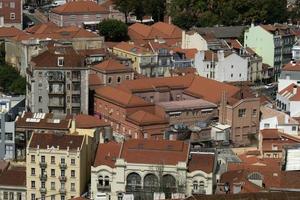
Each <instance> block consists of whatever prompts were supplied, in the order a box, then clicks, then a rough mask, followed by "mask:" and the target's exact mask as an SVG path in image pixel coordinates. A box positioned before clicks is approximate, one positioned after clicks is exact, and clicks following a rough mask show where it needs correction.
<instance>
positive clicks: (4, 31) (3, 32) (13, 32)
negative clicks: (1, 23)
mask: <svg viewBox="0 0 300 200" xmlns="http://www.w3.org/2000/svg"><path fill="white" fill-rule="evenodd" d="M19 34H21V35H23V34H25V33H24V32H23V31H21V30H19V29H17V28H15V27H0V38H8V37H15V36H17V35H19Z"/></svg>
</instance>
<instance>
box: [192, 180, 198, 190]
mask: <svg viewBox="0 0 300 200" xmlns="http://www.w3.org/2000/svg"><path fill="white" fill-rule="evenodd" d="M193 190H195V191H197V190H198V182H197V181H193Z"/></svg>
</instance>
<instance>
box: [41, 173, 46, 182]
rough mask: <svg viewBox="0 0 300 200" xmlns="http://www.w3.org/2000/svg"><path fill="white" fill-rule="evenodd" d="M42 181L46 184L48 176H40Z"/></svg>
mask: <svg viewBox="0 0 300 200" xmlns="http://www.w3.org/2000/svg"><path fill="white" fill-rule="evenodd" d="M40 180H41V181H44V182H45V181H47V175H46V174H42V175H40Z"/></svg>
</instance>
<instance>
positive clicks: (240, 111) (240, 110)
mask: <svg viewBox="0 0 300 200" xmlns="http://www.w3.org/2000/svg"><path fill="white" fill-rule="evenodd" d="M245 115H246V109H239V117H245Z"/></svg>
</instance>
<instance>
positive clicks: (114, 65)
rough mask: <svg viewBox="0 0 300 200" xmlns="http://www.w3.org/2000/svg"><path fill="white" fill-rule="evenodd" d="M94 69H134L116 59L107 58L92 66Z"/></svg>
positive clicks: (115, 70) (102, 70) (103, 70)
mask: <svg viewBox="0 0 300 200" xmlns="http://www.w3.org/2000/svg"><path fill="white" fill-rule="evenodd" d="M92 69H94V70H96V71H101V72H123V71H126V72H132V71H133V70H132V69H131V68H129V67H127V66H125V65H124V64H122V63H120V62H119V61H117V60H115V59H108V60H105V61H103V62H101V63H99V64H97V65H94V66H92Z"/></svg>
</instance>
